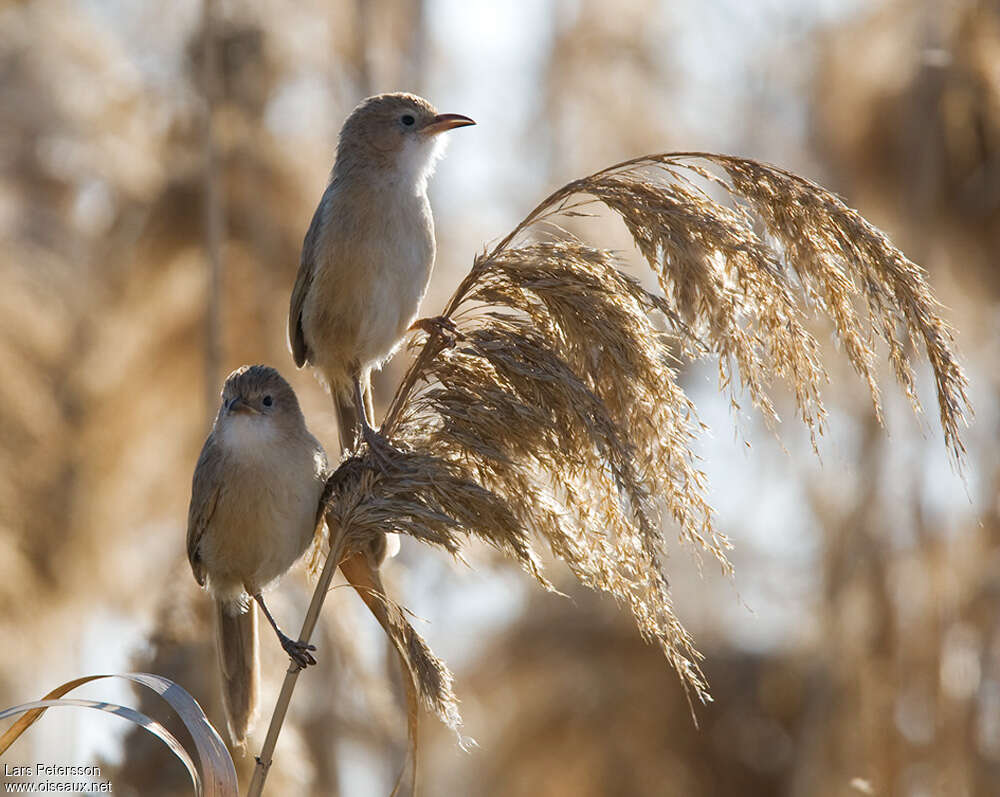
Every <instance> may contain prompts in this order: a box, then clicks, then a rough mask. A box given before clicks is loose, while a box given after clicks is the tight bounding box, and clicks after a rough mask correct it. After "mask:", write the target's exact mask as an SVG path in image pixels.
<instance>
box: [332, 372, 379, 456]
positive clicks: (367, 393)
mask: <svg viewBox="0 0 1000 797" xmlns="http://www.w3.org/2000/svg"><path fill="white" fill-rule="evenodd" d="M361 390H362V395H363V396H364V399H365V407H366V413H367V415H368V422H369V423H371V424H372V425H373V426H374V425H375V424H374V422H375V413H374V409H373V407H372V383H371V377H370V375H368V374H365V375H364V376H362V377H361ZM333 403H334V404H335V405H336V409H337V431H338V433H339V434H340V450H341V453H343V452H346V451H353V450H354V449H355V448H356V447H357V445H358V441H359V439H360V437H361V418H360V416H359V415H358V410H357V408H356V407H355V405H354V386H353V385H351V386H350V387H349V388H348V389H347V391H346V392H335V393H334V396H333Z"/></svg>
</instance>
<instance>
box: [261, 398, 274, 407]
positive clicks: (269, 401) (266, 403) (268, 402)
mask: <svg viewBox="0 0 1000 797" xmlns="http://www.w3.org/2000/svg"><path fill="white" fill-rule="evenodd" d="M261 403H262V404H263V405H264V406H265V407H270V406H271V405H272V404H274V399H272V398H271V397H270V396H264V400H263V401H262V402H261Z"/></svg>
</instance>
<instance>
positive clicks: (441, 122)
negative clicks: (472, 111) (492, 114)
mask: <svg viewBox="0 0 1000 797" xmlns="http://www.w3.org/2000/svg"><path fill="white" fill-rule="evenodd" d="M474 124H475V122H474V121H472V120H471V119H470V118H469V117H468V116H462V114H460V113H439V114H438V115H437V116H435V117H434V118H433V119H431V120H430V122H428V123H427V124H426V125H424V128H423V129H422V130H421V131H420V132H421V133H423V134H424V135H426V136H433V135H437V134H438V133H443V132H445V131H446V130H451V129H452V128H455V127H466V126H468V125H474Z"/></svg>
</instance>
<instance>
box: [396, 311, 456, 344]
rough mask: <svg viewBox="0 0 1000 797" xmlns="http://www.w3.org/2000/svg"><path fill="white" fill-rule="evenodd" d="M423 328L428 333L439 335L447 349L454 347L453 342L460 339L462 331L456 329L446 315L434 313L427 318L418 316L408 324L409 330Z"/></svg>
mask: <svg viewBox="0 0 1000 797" xmlns="http://www.w3.org/2000/svg"><path fill="white" fill-rule="evenodd" d="M417 329H420V330H423V331H424V332H426V333H427V334H428V335H430V336H431V337H433V336H434V335H440V336H441V340H442V341H444V344H445V346H447V347H448V348H449V349H453V348H455V344H456V343H457V342H458V341H459V340H461V339H462V337H463V336H462V333H461V332H459V331H458V327H457V326H455V322H454V321H452V320H451V319H450V318H448V316H446V315H435V316H430V317H428V318H418V319H417V320H416V321H414V322H413V323H412V324H410V329H409V331H411V332H412V331H414V330H417Z"/></svg>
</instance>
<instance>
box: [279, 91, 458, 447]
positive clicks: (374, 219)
mask: <svg viewBox="0 0 1000 797" xmlns="http://www.w3.org/2000/svg"><path fill="white" fill-rule="evenodd" d="M472 124H475V122H473V121H472V120H471V119H470V118H469V117H467V116H462V115H460V114H450V113H446V114H439V113H438V112H437V110H436V109H435V108H434V106H432V105H431V104H430V103H429V102H427V100H424V99H422V98H420V97H417V96H415V95H413V94H402V93H397V94H379V95H377V96H375V97H369V98H368V99H366V100H364V101H363V102H362V103H361V104H360V105H358V107H357V108H355V109H354V111H353V112H352V113H351V115H350V116H348V118H347V121H345V122H344V126H343V128H342V129H341V131H340V141H339V144H338V146H337V159H336V162H335V163H334V166H333V172H332V175H331V178H330V183H329V185H328V186H327V188H326V191H325V192H324V194H323V197H322V199H321V200H320V203H319V206H318V207H317V208H316V213H315V215H314V216H313V219H312V224H310V226H309V231H308V232H307V233H306V237H305V241H304V242H303V245H302V259H301V263H300V266H299V273H298V277H297V278H296V281H295V288H294V289H293V291H292V299H291V307H290V312H289V316H288V339H289V343H290V345H291V348H292V355H293V357H294V358H295V364H296V365H298V366H299V367H300V368H301V367H302V366H303V365H306V364H308V365H311V366H312V367H313V368H314V369H315V371H316V373H317V375H318V376H319V377H320V379H321V380H322V381H323V382H325V383H326V385H327V387H328V388H329V390H330V393H331V395H332V397H333V400H334V404H335V405H336V409H337V416H338V423H339V429H340V442H341V446H342V448H344V449H350V448H352V447H353V446H354V445H355V444H356V443H357V435H358V433H359V432H360V433H361V435H362V436H363V437H364V439H365V441H366V442H367V443H368V444H369V446H370V447H371V448H372V450H373V452H374V453H375V455H376V456H378V455H379V451H380V450H383V449H384V447H385V446H386V445H387V443H386V441H385V440H384V439H383V438H382V437H381V435H380V434H379V433H378V432H377V431H375V428H374V426H375V424H374V417H373V411H372V400H371V379H370V375H371V371H372V369H373V368H378V367H379V366H381V365H382V363H384V362H385V361H386V360H388V359H389V358H390V357H391V356H392V354H393V352H394V351H395V350H396V349H397V348H398V346H399V344H400V342H401V341H402V339H403V336H404V335H405V334H406V332H407V330H408V329H410V328H411V326H412V325H413V324H414V321H415V320H416V318H417V311H418V309H419V307H420V302H421V300H422V299H423V296H424V293H425V292H426V290H427V284H428V282H429V281H430V276H431V269H432V267H433V265H434V251H435V242H434V220H433V217H432V215H431V207H430V203H429V202H428V200H427V181H428V179H429V178H430V176H431V174H432V173H433V171H434V166H435V163H436V162H437V160H438V158H439V157H440V155H441V152H442V144H443V141H442V138H443V137H442V135H441V134H442V133H444V132H445V131H447V130H451V129H452V128H455V127H462V126H465V125H472Z"/></svg>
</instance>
